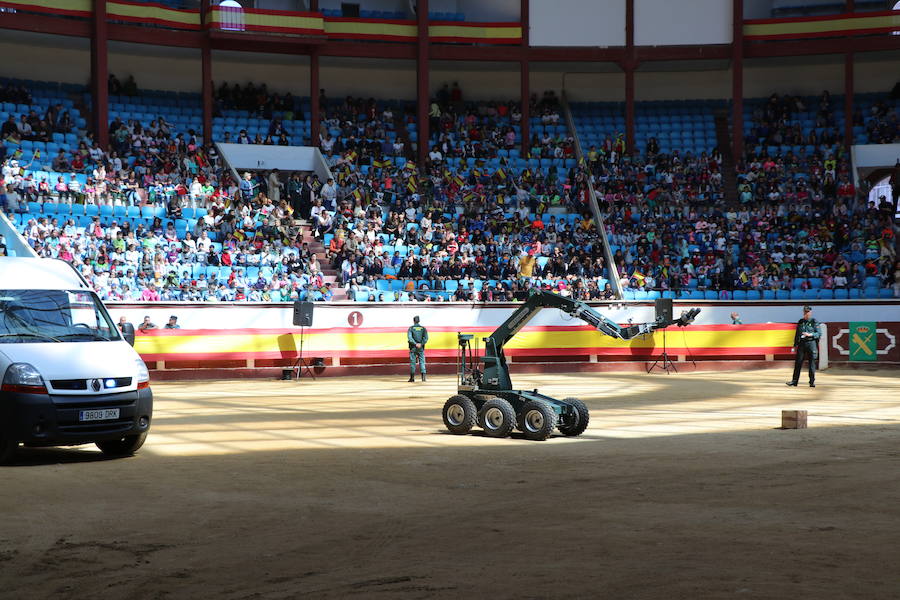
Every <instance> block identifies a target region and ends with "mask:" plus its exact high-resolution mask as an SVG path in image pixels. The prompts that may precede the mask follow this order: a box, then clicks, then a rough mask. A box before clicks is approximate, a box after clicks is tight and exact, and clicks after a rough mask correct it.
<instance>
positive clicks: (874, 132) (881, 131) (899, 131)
mask: <svg viewBox="0 0 900 600" xmlns="http://www.w3.org/2000/svg"><path fill="white" fill-rule="evenodd" d="M860 113H861V111H860ZM854 124H856V125H862V126H864V127H865V129H866V132H867V134H868V136H869V143H871V144H896V143H898V142H900V120H898V118H897V108H896V102H895V103H894V104H893V106H892V105H891V104H890V103H888V102H887V101H886V100H879V101H878V102H875V103H874V104H873V105H872V107H871V108H870V110H869V114H868V115H866V116H863V115H862V114H860V115H859V118H858V120H855V121H854Z"/></svg>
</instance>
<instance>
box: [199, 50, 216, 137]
mask: <svg viewBox="0 0 900 600" xmlns="http://www.w3.org/2000/svg"><path fill="white" fill-rule="evenodd" d="M211 54H212V52H211V51H210V49H209V40H203V46H202V47H201V48H200V63H201V71H202V77H203V84H202V88H201V97H202V100H203V142H204V143H206V144H210V143H212V141H213V129H212V128H213V89H212V87H213V81H212V56H211Z"/></svg>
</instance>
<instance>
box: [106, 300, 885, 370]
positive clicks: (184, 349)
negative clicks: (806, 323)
mask: <svg viewBox="0 0 900 600" xmlns="http://www.w3.org/2000/svg"><path fill="white" fill-rule="evenodd" d="M813 304H815V307H814V314H815V316H816V318H818V319H819V320H820V321H822V322H824V323H826V324H827V326H828V336H827V339H826V340H824V343H825V346H823V348H824V347H828V348H829V350H828V355H829V359H830V360H831V361H833V362H846V361H848V360H849V354H848V352H849V350H850V344H849V339H850V337H851V332H850V330H849V325H848V322H849V321H850V320H851V319H853V320H854V321H863V322H873V323H877V328H878V332H873V336H872V338H870V339H869V340H867V341H866V342H865V343H866V344H868V346H869V347H871V348H872V349H877V350H878V353H877V354H876V355H873V358H874V359H875V362H881V363H891V364H897V363H900V349H898V347H897V344H896V339H897V337H898V336H900V321H898V314H900V311H898V308H900V305H898V303H896V302H882V303H877V302H862V301H860V302H849V303H813ZM693 306H699V307H701V308H702V309H703V312H702V313H701V315H700V317H699V318H698V320H697V321H696V322H695V323H694V324H693V325H692V326H691V327H689V328H684V329H682V328H676V327H672V328H670V330H669V331H667V333H666V338H664V337H663V333H662V332H656V333H655V334H654V335H651V336H646V337H642V338H638V339H635V340H631V341H629V342H624V341H620V340H615V339H613V338H610V337H608V336H604V335H602V334H600V333H598V332H596V331H594V330H593V329H592V328H591V327H589V326H587V325H585V324H584V323H582V322H581V321H579V320H577V319H573V318H572V317H571V316H569V315H567V314H565V313H563V312H561V311H558V310H545V311H543V312H541V313H539V314H538V315H537V316H536V317H535V319H534V320H532V321H531V322H530V323H529V325H528V326H527V327H525V328H524V329H523V330H522V332H521V333H520V334H519V335H517V336H516V338H515V339H514V340H512V341H511V342H510V344H509V345H508V346H507V348H506V353H507V355H508V356H509V357H510V359H511V360H513V361H515V362H566V363H569V364H573V363H578V362H581V363H598V362H601V363H602V362H606V361H643V360H647V359H650V358H652V357H654V356H656V355H658V354H659V353H660V352H661V351H662V348H663V345H664V344H665V345H666V346H667V348H668V351H669V353H670V354H672V355H673V356H677V357H681V358H683V359H694V360H697V361H722V360H731V361H748V360H752V361H760V362H761V361H766V362H771V361H775V360H790V359H791V357H792V354H791V346H792V344H793V336H794V323H795V322H796V320H797V319H798V318H799V314H800V306H799V303H742V302H705V303H704V302H692V303H684V302H679V303H677V304H676V306H675V314H676V315H677V314H679V313H680V312H681V311H682V310H685V309H687V308H690V307H693ZM515 307H516V305H478V304H454V303H450V304H437V305H435V304H394V305H383V304H340V305H338V304H316V305H315V312H314V319H313V326H312V327H309V328H306V329H305V330H304V331H303V337H304V339H303V342H304V356H306V357H308V358H310V359H313V358H316V359H319V360H320V361H321V364H323V365H326V366H330V367H336V366H345V367H346V366H347V365H361V364H362V365H371V364H390V363H397V362H402V361H403V360H404V359H405V358H406V355H407V350H406V328H407V327H408V326H409V324H411V323H412V317H413V316H414V315H418V316H420V317H421V319H422V323H423V324H424V325H426V326H427V327H428V329H429V332H430V334H431V341H430V343H429V345H428V356H429V357H430V358H431V359H434V360H436V361H438V362H444V363H452V362H453V361H454V357H455V356H456V349H457V343H456V334H457V332H465V333H472V334H474V335H475V336H476V339H480V338H482V337H485V336H487V335H490V333H491V332H492V331H494V329H496V327H497V326H498V325H499V324H500V323H502V322H503V321H504V320H505V319H506V318H507V317H509V315H510V314H511V313H512V311H513V310H515ZM110 309H111V311H112V314H113V317H114V318H115V319H116V320H118V318H119V316H122V315H124V316H125V317H126V318H127V319H128V320H129V321H131V322H132V323H134V324H138V323H140V322H141V321H142V320H143V318H144V316H145V315H146V316H149V317H150V318H151V320H152V321H153V322H155V323H157V324H158V325H162V324H163V323H165V322H166V321H167V320H168V318H169V316H170V315H176V316H178V319H179V323H180V324H181V326H182V328H183V329H180V330H174V331H173V330H159V329H158V330H155V331H150V332H148V333H146V334H139V335H138V339H137V343H136V346H135V347H136V348H137V350H138V352H140V353H141V355H142V356H143V357H144V359H145V360H146V361H147V362H148V363H149V364H150V366H151V367H156V368H158V369H159V368H162V369H172V368H176V369H177V368H191V369H202V368H210V367H214V366H217V367H242V366H248V365H250V366H257V367H283V366H290V365H291V364H292V363H293V362H294V360H295V359H296V358H297V357H298V356H299V348H300V337H301V336H300V334H301V331H300V329H299V328H298V327H294V326H293V325H292V314H293V313H292V306H291V305H289V304H265V305H261V304H258V305H246V304H241V305H237V304H227V305H220V304H204V305H200V304H153V305H134V304H121V303H119V304H117V303H111V304H110ZM598 310H600V311H601V312H602V313H603V314H604V315H606V316H607V317H609V318H610V319H612V320H614V321H616V322H618V323H623V324H624V323H628V322H633V323H641V322H649V321H652V320H653V319H654V307H653V305H652V304H650V303H610V304H607V305H603V306H600V307H598ZM733 311H737V312H739V313H740V315H741V318H742V319H743V322H744V324H743V325H731V317H730V314H731V312H733ZM872 339H874V342H872Z"/></svg>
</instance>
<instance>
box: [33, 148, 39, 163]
mask: <svg viewBox="0 0 900 600" xmlns="http://www.w3.org/2000/svg"><path fill="white" fill-rule="evenodd" d="M40 157H41V149H40V148H36V149H35V151H34V160H37V159H39V158H40Z"/></svg>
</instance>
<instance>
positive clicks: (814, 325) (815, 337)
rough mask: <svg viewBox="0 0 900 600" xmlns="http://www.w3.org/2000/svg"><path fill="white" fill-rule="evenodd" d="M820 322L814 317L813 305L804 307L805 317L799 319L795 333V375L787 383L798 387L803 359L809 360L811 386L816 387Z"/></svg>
mask: <svg viewBox="0 0 900 600" xmlns="http://www.w3.org/2000/svg"><path fill="white" fill-rule="evenodd" d="M819 337H820V334H819V322H818V321H816V320H815V319H813V316H812V307H811V306H809V305H806V306H804V307H803V318H802V319H800V320H799V321H797V332H796V333H795V334H794V348H796V349H797V356H796V358H795V359H794V377H793V379H791V380H790V381H788V382H787V384H786V385H789V386H792V387H797V382H798V381H799V380H800V369H801V368H802V367H803V361H804V360H808V361H809V387H816V360H817V359H818V358H819Z"/></svg>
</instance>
